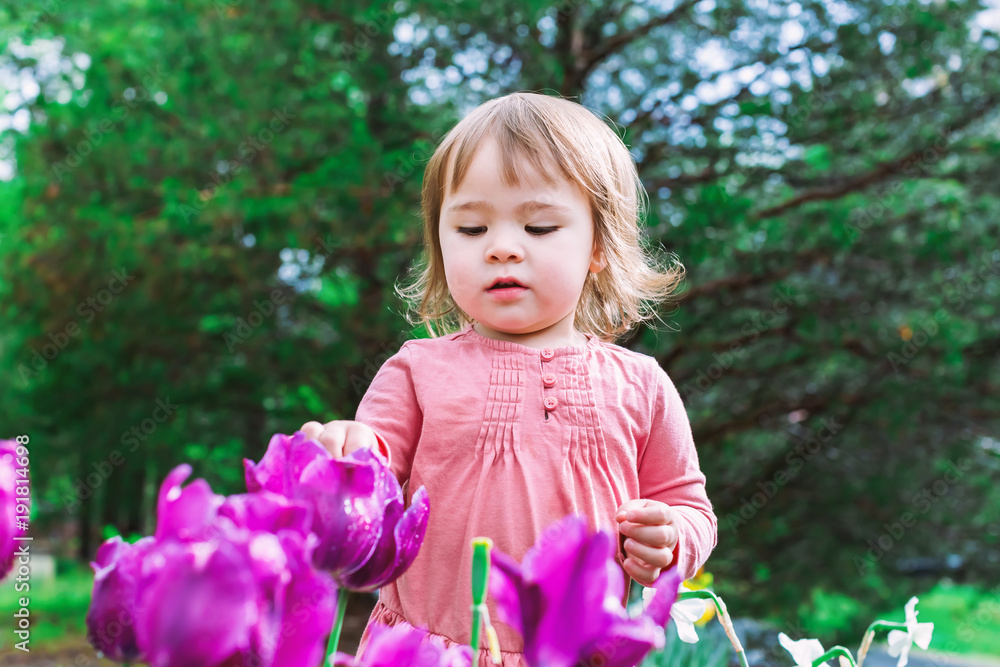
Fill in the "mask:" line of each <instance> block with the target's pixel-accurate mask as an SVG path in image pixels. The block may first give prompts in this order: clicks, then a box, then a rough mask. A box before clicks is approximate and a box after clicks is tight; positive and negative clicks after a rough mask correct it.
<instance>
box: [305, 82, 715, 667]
mask: <svg viewBox="0 0 1000 667" xmlns="http://www.w3.org/2000/svg"><path fill="white" fill-rule="evenodd" d="M642 194H643V189H642V185H641V183H640V181H639V178H638V174H637V171H636V167H635V163H634V161H633V160H632V157H631V155H630V154H629V152H628V149H627V148H626V147H625V145H624V144H623V143H622V141H621V140H620V139H619V138H618V136H617V135H616V134H615V132H614V131H613V130H612V129H611V128H610V127H608V126H607V125H605V124H604V123H603V122H602V121H601V120H600V119H599V118H598V117H596V116H595V115H594V114H593V113H591V112H590V111H588V110H587V109H586V108H584V107H583V106H581V105H579V104H577V103H575V102H571V101H569V100H565V99H560V98H556V97H550V96H545V95H540V94H533V93H514V94H511V95H507V96H505V97H501V98H499V99H494V100H491V101H489V102H486V103H484V104H482V105H481V106H479V107H478V108H476V109H475V110H474V111H472V112H471V113H470V114H469V115H468V116H467V117H466V118H464V119H463V120H462V121H461V122H459V123H458V124H457V125H456V126H455V127H454V128H453V129H452V130H451V131H450V132H449V133H448V134H447V135H446V136H445V138H444V139H443V140H442V142H441V144H440V146H439V147H438V148H437V150H436V151H435V153H434V155H433V156H432V157H431V159H430V162H429V163H428V165H427V168H426V171H425V172H424V183H423V217H424V244H425V251H426V257H425V261H424V266H423V269H422V271H421V272H420V273H419V275H418V276H417V278H416V280H415V281H414V282H413V283H412V284H410V285H409V286H408V287H406V288H404V289H401V290H400V293H401V295H402V296H404V297H407V298H410V299H413V300H414V301H416V302H418V303H417V307H416V310H417V313H418V315H419V321H420V322H422V323H423V324H424V325H425V326H426V328H427V330H428V332H429V333H430V335H431V336H432V338H428V339H417V340H409V341H407V342H406V343H404V344H403V346H402V349H400V351H399V352H398V353H396V354H395V355H394V356H393V357H391V358H390V359H388V360H387V361H386V362H385V363H384V364H383V365H382V367H381V368H380V369H379V371H378V373H377V374H376V376H375V378H374V379H373V380H372V383H371V386H370V387H369V388H368V391H367V393H366V394H365V396H364V398H363V399H362V401H361V404H360V405H359V407H358V410H357V415H356V417H355V419H356V421H336V422H330V423H328V424H326V425H321V424H319V423H317V422H309V423H308V424H305V425H304V426H303V427H302V430H303V431H305V432H306V433H307V434H308V435H310V436H312V437H314V438H316V439H317V440H319V441H320V442H321V443H323V445H324V446H325V447H327V449H329V450H330V451H331V452H332V453H333V455H334V456H343V455H345V454H348V453H350V452H351V451H354V450H356V449H358V448H360V447H371V448H374V449H377V450H378V451H380V452H381V453H382V455H383V456H384V457H385V458H386V459H387V460H388V461H389V464H390V466H391V469H392V471H393V473H395V475H396V477H397V478H398V479H399V481H400V483H408V486H406V487H404V494H405V496H406V500H407V504H409V500H410V497H411V495H412V492H413V491H414V490H416V489H418V488H419V487H420V486H425V487H426V488H427V492H428V495H429V497H430V504H431V513H430V520H429V523H428V527H427V534H426V537H425V539H424V543H423V546H422V547H421V550H420V554H419V555H418V556H417V559H416V561H415V562H414V563H413V565H412V566H411V568H410V569H409V570H408V571H407V572H406V573H405V574H403V576H402V577H400V578H399V579H398V580H397V581H396V582H394V583H392V584H390V585H388V586H384V587H383V588H381V589H380V591H379V600H378V602H377V604H376V606H375V609H374V611H373V612H372V615H371V618H370V620H369V624H368V628H367V629H366V630H365V634H364V637H363V638H362V641H361V648H360V649H359V654H360V653H361V652H363V650H364V648H365V646H366V645H367V642H368V637H369V630H370V628H371V625H372V623H375V622H378V623H383V624H387V625H396V624H399V623H410V624H412V625H414V626H418V627H424V628H427V629H428V630H429V632H430V633H431V635H432V640H434V641H437V642H439V643H441V644H443V645H444V646H454V645H456V644H468V642H469V640H470V637H471V612H470V609H469V607H470V605H471V602H472V596H471V584H470V577H471V556H472V549H471V541H472V539H473V538H474V537H478V536H486V537H489V538H491V539H492V540H493V543H494V545H495V547H496V548H497V549H499V550H501V551H503V552H504V553H507V554H509V555H510V556H511V557H513V558H515V559H517V560H518V561H520V560H521V559H523V557H524V555H525V553H526V552H527V551H528V549H529V548H530V547H531V546H532V544H533V543H534V542H535V540H536V538H537V537H538V536H539V534H540V533H541V531H542V530H543V529H544V528H545V527H546V526H548V525H549V524H551V523H553V522H555V521H557V520H559V519H561V518H563V517H564V516H566V515H567V514H583V515H586V516H587V517H589V518H590V523H591V529H597V528H604V529H605V530H608V531H609V532H612V534H619V535H620V536H621V538H622V539H620V541H619V553H618V562H619V564H620V565H621V566H622V569H623V576H627V577H631V578H632V579H634V580H635V581H637V582H639V583H640V584H642V585H644V586H650V585H652V584H653V582H654V581H655V580H656V578H657V577H658V576H659V574H660V572H661V570H662V569H665V568H667V567H670V566H672V565H673V564H674V563H676V564H677V566H678V567H679V568H680V570H681V572H682V574H683V576H684V577H685V578H688V577H691V576H692V575H694V573H695V571H696V570H697V569H698V568H699V567H700V566H701V565H702V564H703V563H704V562H705V561H706V560H707V559H708V556H709V553H710V552H711V550H712V549H713V548H714V546H715V544H716V527H717V523H716V517H715V515H714V514H713V513H712V506H711V503H710V502H709V500H708V497H707V496H706V493H705V477H704V475H703V474H702V473H701V471H700V469H699V467H698V456H697V453H696V451H695V446H694V442H693V440H692V436H691V427H690V424H689V422H688V419H687V415H686V413H685V410H684V405H683V403H682V401H681V398H680V396H679V394H678V392H677V389H676V388H675V387H674V385H673V383H672V382H671V380H670V378H669V377H668V376H667V374H666V373H665V372H664V371H663V369H662V368H661V367H660V365H659V364H658V363H657V361H656V360H655V359H653V358H652V357H649V356H646V355H643V354H640V353H637V352H633V351H630V350H628V349H625V348H623V347H619V346H618V345H615V344H613V343H612V342H610V341H611V340H613V339H615V338H616V337H617V336H620V335H621V334H623V333H625V332H627V331H628V330H629V329H631V328H632V327H633V326H634V325H635V324H636V323H638V322H641V321H642V320H645V319H648V318H650V317H655V311H654V310H653V308H655V305H656V304H657V303H658V302H659V301H662V300H663V299H664V298H666V297H667V296H669V295H670V294H671V293H672V291H673V289H674V288H675V287H676V285H677V283H678V281H679V279H680V278H681V276H682V273H683V269H682V268H672V269H661V268H659V267H657V266H656V264H655V263H654V262H653V261H652V260H650V259H649V258H648V257H647V256H646V255H645V253H644V251H643V247H642V243H641V232H640V229H639V224H638V221H639V218H640V215H641V213H642V211H641V205H642V199H641V197H642ZM411 321H412V322H413V323H414V324H415V323H416V322H417V321H418V320H417V318H413V319H412V320H411ZM622 549H624V551H622ZM626 581H628V580H627V579H626ZM626 590H627V587H626ZM623 602H624V600H623ZM488 604H489V612H490V617H491V619H492V620H493V623H494V626H495V627H496V630H497V633H498V636H499V642H500V648H501V652H502V656H503V664H504V665H505V667H516V666H522V665H525V663H524V660H523V656H522V655H521V653H522V649H523V642H522V640H521V638H520V636H519V635H518V634H517V632H515V631H514V630H513V629H511V628H510V627H508V626H507V625H505V624H503V623H502V622H500V621H499V619H498V618H497V614H496V607H495V606H494V604H493V602H492V600H490V602H489V603H488ZM435 636H436V637H435ZM478 664H479V665H484V666H485V665H489V664H491V662H490V660H489V653H488V651H487V650H486V648H485V647H484V648H482V649H480V653H479V657H478Z"/></svg>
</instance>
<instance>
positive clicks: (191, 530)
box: [156, 463, 224, 541]
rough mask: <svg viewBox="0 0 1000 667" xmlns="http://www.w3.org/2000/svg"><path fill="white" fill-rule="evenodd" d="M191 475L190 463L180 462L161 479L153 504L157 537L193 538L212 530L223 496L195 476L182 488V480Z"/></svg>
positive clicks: (211, 533)
mask: <svg viewBox="0 0 1000 667" xmlns="http://www.w3.org/2000/svg"><path fill="white" fill-rule="evenodd" d="M190 475H191V466H190V465H188V464H187V463H182V464H181V465H179V466H177V467H176V468H174V469H173V470H171V471H170V472H169V473H168V474H167V477H166V479H164V480H163V484H162V485H161V486H160V496H159V499H158V501H157V505H156V540H157V541H162V540H165V539H177V540H181V541H196V540H204V539H208V538H210V537H211V536H212V535H213V534H214V532H215V530H216V527H215V519H216V516H217V512H218V508H219V506H220V505H221V504H222V502H223V500H224V498H223V497H222V496H219V495H216V494H214V493H212V488H211V487H210V486H209V485H208V482H206V481H205V480H203V479H196V480H195V481H193V482H191V483H190V484H188V485H187V487H185V488H184V489H181V484H182V483H183V482H184V480H186V479H187V478H188V477H189V476H190Z"/></svg>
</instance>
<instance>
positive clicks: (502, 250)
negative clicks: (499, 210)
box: [486, 232, 524, 262]
mask: <svg viewBox="0 0 1000 667" xmlns="http://www.w3.org/2000/svg"><path fill="white" fill-rule="evenodd" d="M523 254H524V251H523V250H522V249H521V245H520V244H519V243H518V242H517V241H515V240H514V239H513V238H512V236H511V235H510V234H508V233H503V232H498V233H496V234H494V235H493V237H492V238H491V239H490V242H489V244H488V245H487V251H486V258H487V261H490V262H510V261H515V262H516V261H520V260H521V259H522V257H523Z"/></svg>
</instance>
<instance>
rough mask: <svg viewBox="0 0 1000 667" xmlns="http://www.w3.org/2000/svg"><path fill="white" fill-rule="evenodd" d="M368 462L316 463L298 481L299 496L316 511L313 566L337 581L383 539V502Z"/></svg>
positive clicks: (345, 459)
mask: <svg viewBox="0 0 1000 667" xmlns="http://www.w3.org/2000/svg"><path fill="white" fill-rule="evenodd" d="M374 490H375V470H374V467H373V465H372V464H370V463H368V464H365V463H360V462H358V461H352V460H351V459H350V458H347V457H345V458H342V459H329V460H315V461H313V462H312V463H311V464H309V465H308V466H307V467H306V469H305V470H304V471H303V473H302V477H301V478H300V480H299V487H298V497H299V498H301V499H302V500H305V501H306V502H307V503H308V504H309V505H310V506H311V507H313V508H314V513H313V527H312V529H313V532H315V533H316V534H317V535H318V536H319V538H320V543H319V546H318V547H317V549H316V553H315V556H314V558H315V561H314V562H315V564H316V567H318V568H319V569H321V570H325V571H327V572H330V573H331V574H333V575H334V576H335V577H340V576H344V575H346V574H350V573H352V572H354V571H356V570H358V569H360V568H361V567H362V566H364V564H365V563H366V562H367V561H368V559H369V558H370V557H371V555H372V553H373V552H374V551H375V546H376V545H377V544H378V541H379V538H380V537H381V535H382V521H381V519H382V516H383V513H384V511H385V506H384V505H383V503H382V501H381V499H379V498H377V497H376V496H375V495H374Z"/></svg>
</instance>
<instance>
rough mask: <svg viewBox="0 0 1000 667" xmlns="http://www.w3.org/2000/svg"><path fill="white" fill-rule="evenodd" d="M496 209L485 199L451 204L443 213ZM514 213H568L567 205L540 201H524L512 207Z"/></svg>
mask: <svg viewBox="0 0 1000 667" xmlns="http://www.w3.org/2000/svg"><path fill="white" fill-rule="evenodd" d="M495 210H496V209H495V208H494V207H493V205H492V204H490V203H489V202H487V201H481V200H480V201H467V202H462V203H457V204H452V205H451V206H449V207H448V210H447V211H445V213H460V212H463V211H495ZM514 211H515V212H516V213H535V212H537V211H554V212H556V213H570V209H569V207H567V206H563V205H561V204H549V203H546V202H540V201H534V200H532V201H526V202H523V203H521V204H519V205H518V206H517V208H516V209H514Z"/></svg>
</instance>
